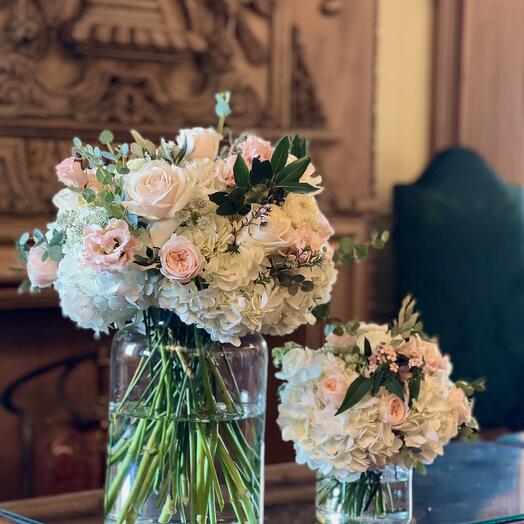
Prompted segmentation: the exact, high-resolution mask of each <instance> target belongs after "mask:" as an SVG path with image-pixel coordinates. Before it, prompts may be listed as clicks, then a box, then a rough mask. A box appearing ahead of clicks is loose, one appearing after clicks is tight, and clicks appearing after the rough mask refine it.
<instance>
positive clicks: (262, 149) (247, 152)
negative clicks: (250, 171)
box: [238, 135, 273, 166]
mask: <svg viewBox="0 0 524 524" xmlns="http://www.w3.org/2000/svg"><path fill="white" fill-rule="evenodd" d="M238 148H239V149H240V153H241V154H242V158H243V159H244V160H245V161H246V163H247V164H248V166H251V164H252V163H253V159H254V158H256V157H258V158H259V159H260V160H262V161H263V160H271V156H272V155H273V147H272V146H271V142H268V141H267V140H264V139H263V138H260V137H259V136H256V135H249V136H248V137H247V138H246V140H244V141H243V142H241V143H240V144H239V145H238Z"/></svg>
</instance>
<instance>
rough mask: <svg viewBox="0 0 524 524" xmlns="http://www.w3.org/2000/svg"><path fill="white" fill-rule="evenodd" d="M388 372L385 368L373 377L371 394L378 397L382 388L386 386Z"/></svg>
mask: <svg viewBox="0 0 524 524" xmlns="http://www.w3.org/2000/svg"><path fill="white" fill-rule="evenodd" d="M386 375H387V371H386V370H385V369H384V368H381V369H378V370H377V371H376V372H375V373H374V374H373V376H372V377H371V380H372V381H373V386H372V388H371V394H372V395H376V394H377V393H378V390H379V389H380V386H382V384H384V380H385V379H386Z"/></svg>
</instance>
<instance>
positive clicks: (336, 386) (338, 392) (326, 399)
mask: <svg viewBox="0 0 524 524" xmlns="http://www.w3.org/2000/svg"><path fill="white" fill-rule="evenodd" d="M347 389H348V381H347V379H346V377H345V376H344V375H343V374H342V373H332V374H330V375H327V376H326V377H324V378H323V379H322V380H321V381H320V383H319V384H318V396H319V398H320V400H322V402H323V403H324V404H325V405H326V406H331V407H334V408H338V407H339V406H340V404H341V403H342V401H343V400H344V397H345V396H346V392H347Z"/></svg>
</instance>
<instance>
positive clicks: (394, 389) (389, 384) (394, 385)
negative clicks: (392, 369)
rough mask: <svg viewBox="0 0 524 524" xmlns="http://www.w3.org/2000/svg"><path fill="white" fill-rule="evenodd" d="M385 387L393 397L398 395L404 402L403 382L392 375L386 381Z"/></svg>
mask: <svg viewBox="0 0 524 524" xmlns="http://www.w3.org/2000/svg"><path fill="white" fill-rule="evenodd" d="M384 387H385V388H386V389H387V390H388V391H389V392H390V393H393V395H397V397H399V398H400V399H401V400H404V387H403V386H402V382H400V380H399V379H398V378H397V377H396V376H395V375H392V374H389V375H388V376H387V377H386V379H385V380H384Z"/></svg>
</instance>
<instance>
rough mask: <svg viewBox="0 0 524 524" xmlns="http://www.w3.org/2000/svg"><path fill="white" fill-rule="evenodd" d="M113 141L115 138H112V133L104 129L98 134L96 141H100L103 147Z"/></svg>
mask: <svg viewBox="0 0 524 524" xmlns="http://www.w3.org/2000/svg"><path fill="white" fill-rule="evenodd" d="M114 139H115V137H114V136H113V133H111V131H109V130H107V129H104V130H103V131H102V132H101V133H100V135H98V140H99V141H100V143H101V144H104V145H108V144H110V143H111V142H112V141H113V140H114Z"/></svg>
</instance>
